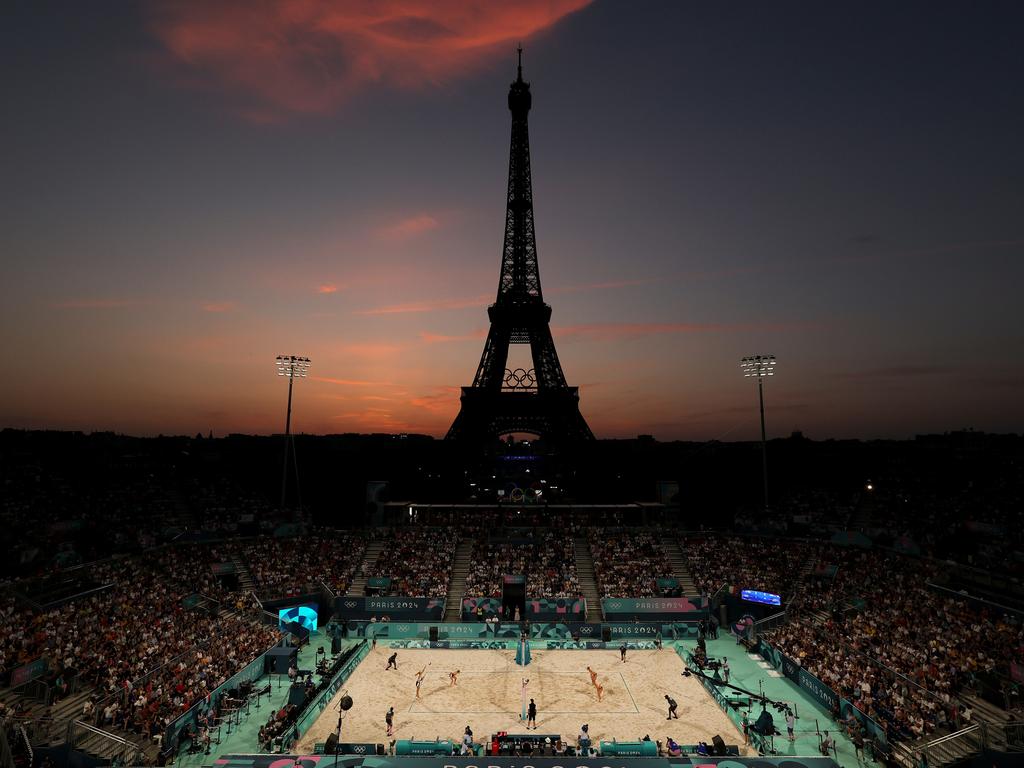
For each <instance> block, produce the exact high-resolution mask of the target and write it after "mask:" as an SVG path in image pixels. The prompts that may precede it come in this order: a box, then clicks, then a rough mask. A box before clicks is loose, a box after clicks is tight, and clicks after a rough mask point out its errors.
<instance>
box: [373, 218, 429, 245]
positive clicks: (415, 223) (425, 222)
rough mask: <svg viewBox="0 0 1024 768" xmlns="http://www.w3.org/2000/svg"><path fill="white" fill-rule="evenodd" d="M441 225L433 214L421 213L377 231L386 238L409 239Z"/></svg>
mask: <svg viewBox="0 0 1024 768" xmlns="http://www.w3.org/2000/svg"><path fill="white" fill-rule="evenodd" d="M439 226H441V224H440V222H439V221H438V220H437V219H435V218H434V217H433V216H431V215H429V214H426V213H421V214H419V215H417V216H411V217H410V218H408V219H403V220H402V221H400V222H398V223H397V224H392V225H390V226H387V227H382V228H381V229H379V230H378V231H377V236H378V237H381V238H383V239H384V240H407V239H408V238H410V237H413V236H415V235H419V234H422V233H423V232H429V231H430V230H432V229H437V228H438V227H439Z"/></svg>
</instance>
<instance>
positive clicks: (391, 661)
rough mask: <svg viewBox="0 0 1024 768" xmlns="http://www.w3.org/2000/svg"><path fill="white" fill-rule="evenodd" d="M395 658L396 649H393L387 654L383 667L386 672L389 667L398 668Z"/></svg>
mask: <svg viewBox="0 0 1024 768" xmlns="http://www.w3.org/2000/svg"><path fill="white" fill-rule="evenodd" d="M396 659H398V651H395V652H394V653H392V654H391V655H390V656H388V665H387V666H386V667H384V671H385V672H387V671H388V670H389V669H398V661H396Z"/></svg>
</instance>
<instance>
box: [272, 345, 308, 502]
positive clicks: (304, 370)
mask: <svg viewBox="0 0 1024 768" xmlns="http://www.w3.org/2000/svg"><path fill="white" fill-rule="evenodd" d="M309 362H310V361H309V358H308V357H297V356H295V355H278V356H277V375H278V376H287V377H288V415H287V416H286V417H285V421H284V469H283V470H282V472H281V509H284V503H285V494H286V491H287V487H288V450H289V448H291V453H292V462H293V463H294V464H295V484H296V487H298V482H299V465H298V461H297V460H296V458H295V446H294V445H292V384H293V383H294V382H295V379H297V378H299V379H304V378H306V376H307V375H308V373H309Z"/></svg>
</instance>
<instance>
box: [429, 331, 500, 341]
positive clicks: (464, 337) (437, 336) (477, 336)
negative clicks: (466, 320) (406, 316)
mask: <svg viewBox="0 0 1024 768" xmlns="http://www.w3.org/2000/svg"><path fill="white" fill-rule="evenodd" d="M420 338H421V339H423V341H425V342H426V343H427V344H441V343H445V342H449V341H479V340H481V339H486V338H487V330H486V329H481V330H476V331H473V332H472V333H463V334H459V335H454V336H447V335H445V334H443V333H430V332H428V331H423V332H422V333H420Z"/></svg>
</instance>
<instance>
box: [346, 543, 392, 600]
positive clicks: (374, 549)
mask: <svg viewBox="0 0 1024 768" xmlns="http://www.w3.org/2000/svg"><path fill="white" fill-rule="evenodd" d="M383 549H384V542H383V541H382V540H381V539H371V540H370V543H369V544H367V545H366V554H365V555H363V564H362V565H360V566H359V570H358V571H356V575H355V576H353V577H352V583H351V584H350V585H349V587H348V591H347V592H346V593H345V595H346V597H362V596H363V595H365V594H366V582H367V581H369V579H370V573H371V572H372V571H373V567H374V566H375V565H376V564H377V558H378V557H380V553H381V551H382V550H383Z"/></svg>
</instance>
